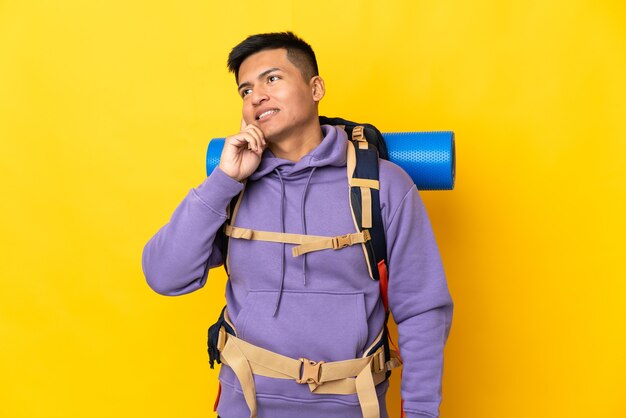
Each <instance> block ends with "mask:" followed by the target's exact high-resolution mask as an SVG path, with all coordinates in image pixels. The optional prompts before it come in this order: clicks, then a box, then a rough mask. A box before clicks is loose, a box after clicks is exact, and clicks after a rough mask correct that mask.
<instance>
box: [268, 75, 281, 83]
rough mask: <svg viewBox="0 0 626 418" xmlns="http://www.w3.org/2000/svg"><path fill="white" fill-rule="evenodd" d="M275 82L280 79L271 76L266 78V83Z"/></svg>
mask: <svg viewBox="0 0 626 418" xmlns="http://www.w3.org/2000/svg"><path fill="white" fill-rule="evenodd" d="M276 80H280V77H278V76H277V75H271V76H269V77H267V81H268V82H269V83H273V82H274V81H276Z"/></svg>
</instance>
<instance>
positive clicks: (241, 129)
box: [239, 117, 248, 131]
mask: <svg viewBox="0 0 626 418" xmlns="http://www.w3.org/2000/svg"><path fill="white" fill-rule="evenodd" d="M246 126H248V124H247V123H246V120H245V119H244V118H243V117H242V118H241V128H239V130H240V131H243V130H244V129H245V127H246Z"/></svg>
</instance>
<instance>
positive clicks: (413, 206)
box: [387, 185, 453, 418]
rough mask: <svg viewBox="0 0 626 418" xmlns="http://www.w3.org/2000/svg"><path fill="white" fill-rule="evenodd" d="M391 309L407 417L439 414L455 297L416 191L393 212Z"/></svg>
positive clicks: (389, 243)
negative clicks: (450, 290)
mask: <svg viewBox="0 0 626 418" xmlns="http://www.w3.org/2000/svg"><path fill="white" fill-rule="evenodd" d="M387 247H388V249H387V250H388V255H389V290H388V292H389V306H390V309H391V312H392V314H393V317H394V319H395V321H396V323H397V324H398V341H399V348H400V353H401V356H402V359H403V361H404V364H403V372H402V389H401V393H402V398H403V399H404V410H405V412H406V416H407V417H411V418H427V417H431V418H432V417H438V416H439V405H440V403H441V380H442V373H443V349H444V345H445V343H446V339H447V337H448V332H449V330H450V324H451V320H452V308H453V305H452V299H451V297H450V294H449V292H448V286H447V283H446V278H445V274H444V270H443V265H442V263H441V257H440V255H439V251H438V249H437V244H436V242H435V237H434V235H433V232H432V229H431V226H430V221H429V219H428V215H427V214H426V210H425V208H424V204H423V203H422V200H421V198H420V196H419V193H418V192H417V189H416V187H415V186H414V185H413V186H412V188H411V189H410V190H409V191H408V192H407V193H406V194H405V195H404V198H403V199H402V201H401V202H400V204H399V205H398V206H397V209H396V210H395V212H394V213H393V214H392V216H391V219H390V222H389V223H388V228H387Z"/></svg>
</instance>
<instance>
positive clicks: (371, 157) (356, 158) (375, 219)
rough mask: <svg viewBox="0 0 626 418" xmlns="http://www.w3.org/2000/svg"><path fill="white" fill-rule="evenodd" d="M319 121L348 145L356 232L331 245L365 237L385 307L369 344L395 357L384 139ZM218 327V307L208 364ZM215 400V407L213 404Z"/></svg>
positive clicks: (367, 130)
mask: <svg viewBox="0 0 626 418" xmlns="http://www.w3.org/2000/svg"><path fill="white" fill-rule="evenodd" d="M320 124H321V125H334V126H339V127H341V128H342V129H344V130H345V131H346V133H347V134H348V138H349V139H350V141H349V143H348V147H351V148H349V149H348V158H347V164H348V181H349V183H350V207H351V209H352V214H353V219H354V223H355V226H356V229H357V231H358V233H357V234H348V235H345V236H342V237H334V239H335V240H336V242H334V243H333V245H336V246H338V248H341V247H344V246H348V245H352V243H347V241H346V240H347V238H348V237H349V235H359V234H361V236H363V235H364V236H365V237H366V239H365V240H364V241H365V242H362V241H361V242H359V243H361V244H362V246H363V249H364V255H365V258H366V260H367V267H368V272H369V274H370V277H371V279H372V280H377V281H378V282H379V285H380V295H381V299H382V302H383V305H384V308H385V324H384V329H383V335H382V338H381V340H380V342H379V345H377V346H376V347H374V348H372V352H373V351H375V350H376V349H378V348H379V347H380V346H382V347H383V348H384V354H385V362H388V361H390V360H391V359H392V357H395V358H397V359H399V350H398V349H397V347H395V345H394V348H395V351H396V354H393V355H392V351H393V350H391V348H390V344H391V345H392V344H393V343H392V342H391V340H390V338H389V331H388V327H387V322H388V318H389V312H390V311H389V304H388V298H387V285H388V278H387V246H386V239H385V230H384V225H383V220H382V213H381V209H380V193H379V168H378V160H379V158H383V159H387V160H388V159H389V155H388V152H387V146H386V143H385V139H384V137H383V135H382V133H381V132H380V131H379V130H378V129H377V128H376V127H374V126H373V125H370V124H361V123H357V122H352V121H348V120H345V119H341V118H328V117H325V116H320ZM240 199H241V195H239V196H236V197H235V198H233V200H232V201H231V204H230V206H229V210H228V214H229V215H228V220H227V223H226V225H225V231H226V230H228V228H231V232H230V233H225V234H221V239H222V242H221V246H222V251H223V258H224V260H228V258H227V253H228V241H229V236H234V235H233V233H232V227H231V225H230V224H229V223H230V222H231V219H232V217H233V216H234V214H235V213H236V211H237V206H238V203H239V202H240ZM255 232H258V231H255ZM227 235H228V236H227ZM275 235H283V239H284V236H285V235H289V234H275ZM350 238H352V237H350ZM342 239H344V242H342ZM283 242H285V241H283ZM326 248H337V247H326ZM224 267H225V269H226V273H227V274H229V272H228V270H229V269H228V262H225V263H224ZM222 327H224V328H225V329H226V332H231V331H229V328H230V326H229V325H228V323H227V321H226V320H225V318H224V310H223V311H222V314H221V315H220V318H219V320H218V321H217V323H215V324H214V325H213V326H211V327H210V328H209V332H208V352H209V363H210V366H211V368H213V367H214V362H218V363H221V361H220V355H219V351H218V349H217V347H218V339H219V335H218V334H219V330H220V328H222ZM232 333H233V332H231V334H232ZM390 374H391V372H390V371H388V372H387V375H386V376H387V378H388V377H389V375H390ZM220 392H221V391H220ZM218 400H219V394H218ZM218 400H216V404H215V407H217V402H218Z"/></svg>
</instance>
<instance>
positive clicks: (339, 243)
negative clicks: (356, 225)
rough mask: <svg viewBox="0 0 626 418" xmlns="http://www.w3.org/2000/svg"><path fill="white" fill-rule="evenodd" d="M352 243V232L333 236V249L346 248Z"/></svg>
mask: <svg viewBox="0 0 626 418" xmlns="http://www.w3.org/2000/svg"><path fill="white" fill-rule="evenodd" d="M351 244H352V240H351V239H350V234H346V235H342V236H340V237H334V238H333V250H339V249H341V248H346V247H349V246H350V245H351Z"/></svg>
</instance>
